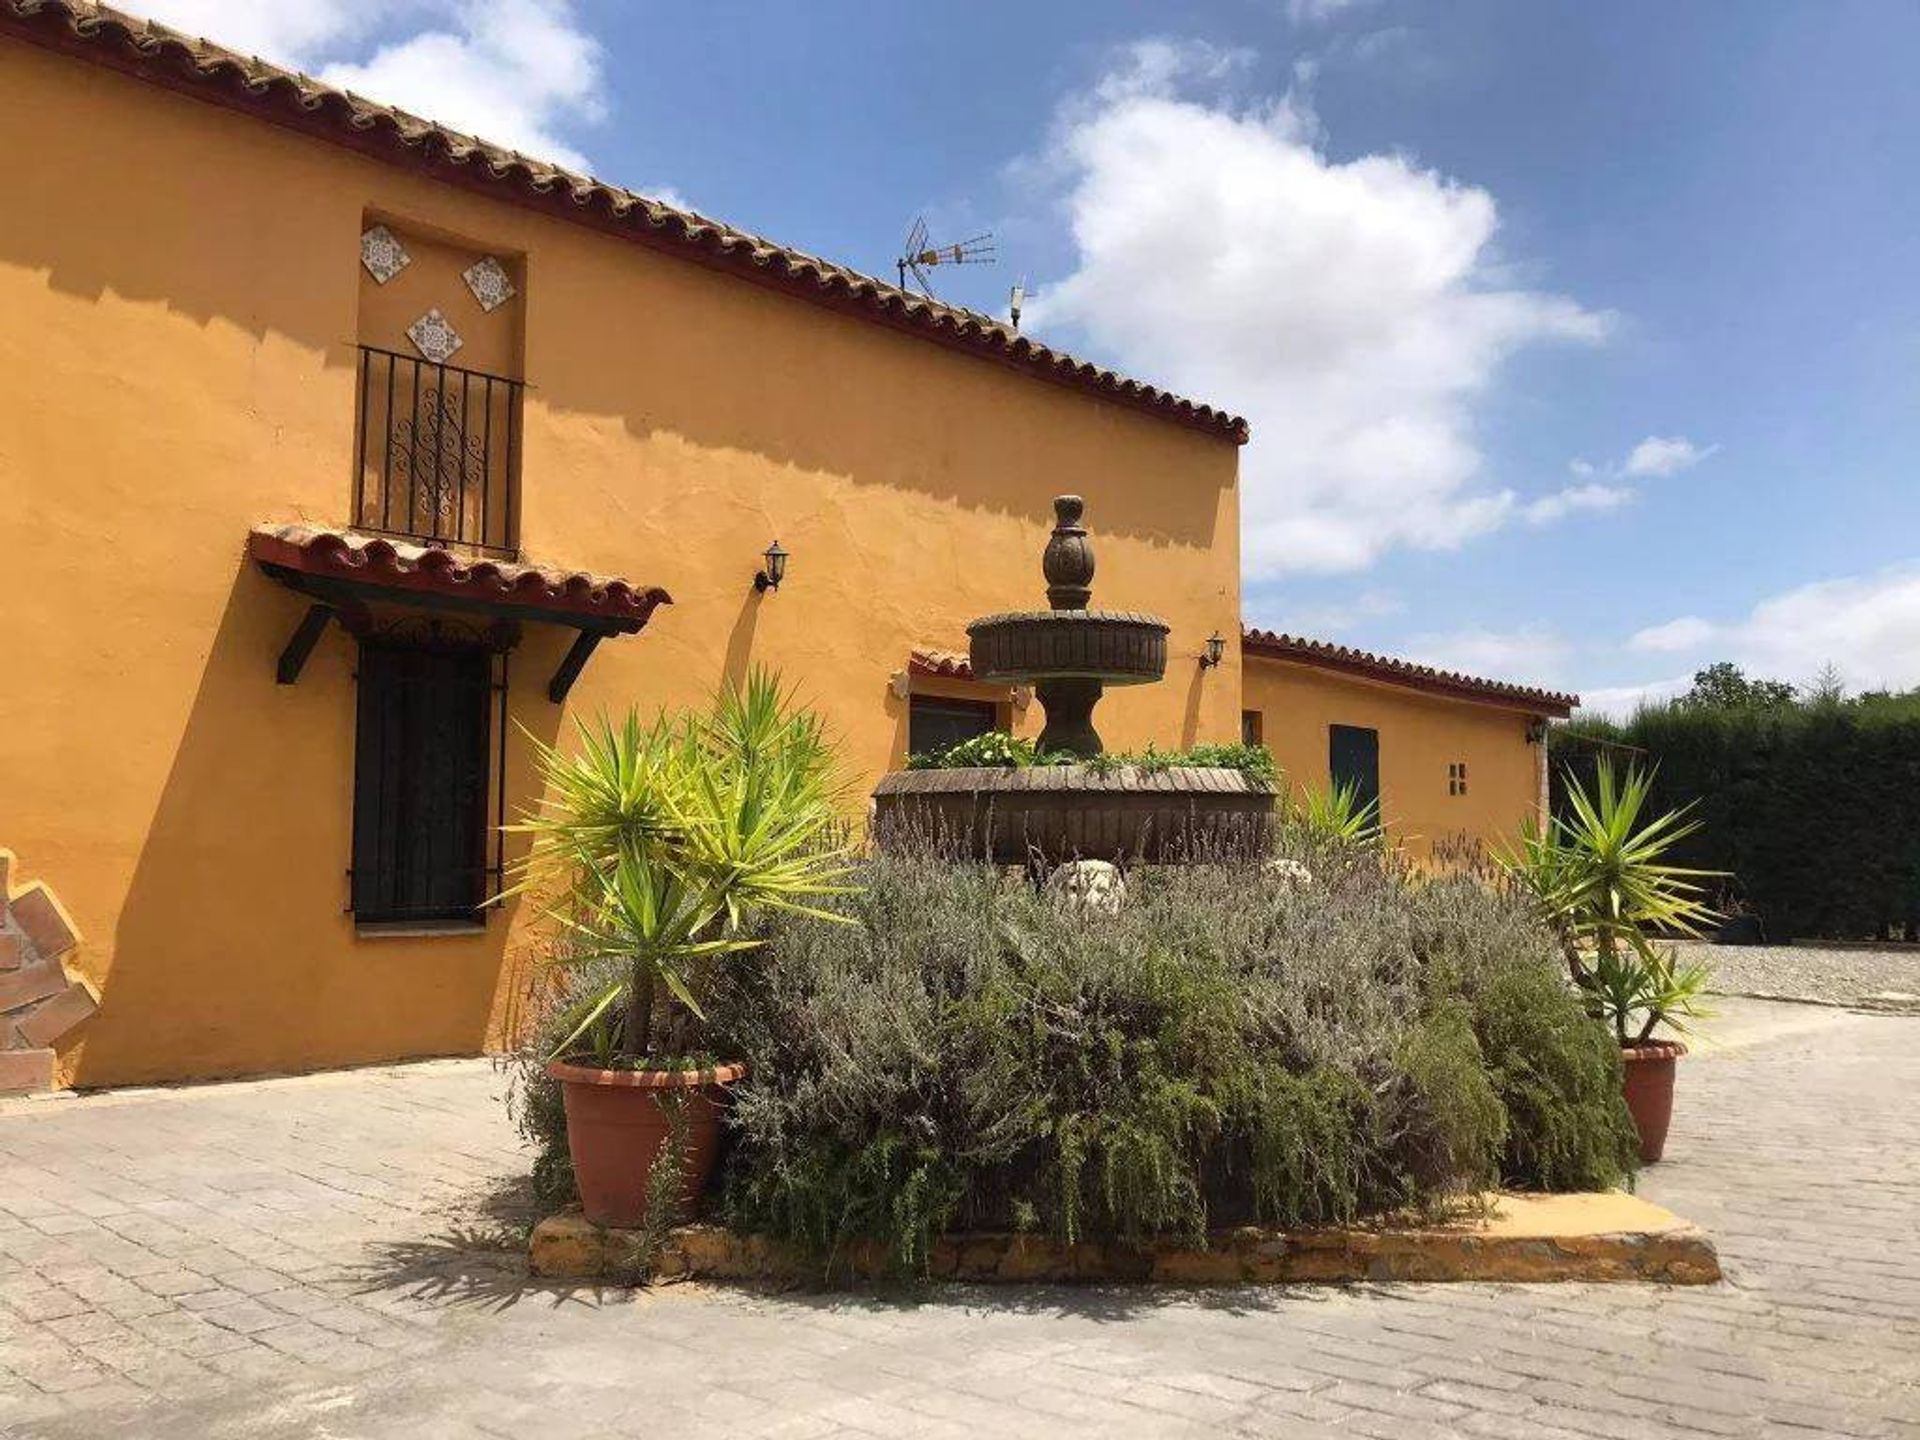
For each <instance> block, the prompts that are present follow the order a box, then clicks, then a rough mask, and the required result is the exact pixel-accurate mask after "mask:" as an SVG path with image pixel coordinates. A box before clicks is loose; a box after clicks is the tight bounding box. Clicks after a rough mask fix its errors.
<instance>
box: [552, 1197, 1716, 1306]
mask: <svg viewBox="0 0 1920 1440" xmlns="http://www.w3.org/2000/svg"><path fill="white" fill-rule="evenodd" d="M640 1243H641V1242H640V1237H639V1235H638V1233H637V1232H634V1231H629V1230H606V1229H602V1228H601V1227H600V1226H597V1225H593V1224H590V1223H589V1222H588V1221H587V1220H586V1218H585V1217H584V1216H582V1215H581V1214H580V1213H579V1212H578V1211H577V1210H576V1211H567V1212H565V1213H563V1214H559V1215H552V1216H549V1217H548V1218H547V1219H545V1220H542V1221H541V1222H540V1223H539V1224H538V1225H536V1226H535V1227H534V1230H533V1236H532V1240H531V1244H530V1261H531V1266H532V1270H533V1273H534V1274H535V1275H537V1276H541V1277H544V1278H547V1279H564V1280H606V1281H618V1280H621V1279H622V1277H623V1276H627V1275H630V1274H631V1271H632V1268H633V1257H634V1256H635V1255H636V1254H637V1253H638V1249H637V1247H638V1246H639V1244H640ZM650 1268H651V1272H652V1274H653V1277H654V1278H655V1279H660V1280H675V1279H699V1280H727V1281H758V1282H773V1283H779V1284H818V1283H820V1282H821V1281H822V1279H823V1276H822V1273H821V1266H820V1265H819V1263H818V1262H817V1261H813V1260H810V1259H808V1258H807V1257H805V1256H802V1255H799V1254H797V1253H796V1252H794V1251H793V1250H791V1249H790V1248H788V1247H786V1246H783V1245H781V1244H778V1243H777V1242H774V1241H771V1240H767V1239H764V1238H762V1237H759V1236H751V1235H736V1234H735V1233H733V1232H732V1231H730V1230H727V1229H725V1228H723V1227H721V1226H717V1225H687V1226H682V1227H681V1228H680V1229H677V1230H675V1231H673V1232H672V1233H671V1234H670V1235H669V1237H668V1238H667V1240H666V1242H665V1244H664V1245H663V1246H662V1248H661V1250H660V1252H659V1253H658V1254H657V1255H656V1256H655V1257H654V1258H653V1262H652V1265H651V1267H650ZM928 1271H929V1275H930V1277H931V1278H932V1279H935V1280H951V1281H965V1282H970V1283H974V1284H1016V1283H1019V1284H1156V1285H1244V1284H1256V1285H1260V1284H1269V1285H1270V1284H1300V1283H1343V1282H1354V1281H1362V1280H1421V1281H1455V1280H1479V1281H1566V1280H1588V1281H1626V1280H1639V1281H1653V1282H1657V1283H1661V1284H1669V1285H1708V1284H1712V1283H1713V1282H1714V1281H1717V1280H1718V1279H1720V1261H1719V1258H1718V1256H1717V1254H1716V1252H1715V1250H1714V1247H1713V1241H1712V1240H1711V1239H1709V1238H1708V1237H1707V1235H1706V1233H1705V1232H1704V1231H1702V1230H1701V1229H1700V1228H1699V1227H1698V1226H1695V1225H1693V1224H1690V1223H1689V1222H1687V1221H1685V1220H1682V1219H1681V1218H1680V1217H1678V1216H1676V1215H1674V1214H1673V1213H1672V1212H1670V1211H1667V1210H1663V1209H1661V1208H1660V1207H1659V1206H1658V1205H1653V1204H1650V1203H1649V1202H1647V1201H1645V1200H1642V1199H1639V1198H1638V1197H1637V1196H1632V1195H1626V1194H1620V1193H1608V1194H1585V1195H1500V1196H1496V1197H1493V1200H1492V1208H1491V1213H1490V1214H1489V1215H1488V1216H1487V1217H1485V1218H1475V1219H1466V1220H1460V1221H1448V1222H1439V1223H1431V1224H1419V1223H1407V1224H1383V1225H1377V1226H1348V1227H1338V1228H1329V1229H1323V1230H1298V1231H1276V1230H1262V1229H1255V1228H1252V1227H1246V1228H1242V1229H1236V1230H1226V1231H1220V1232H1218V1233H1216V1234H1215V1235H1214V1236H1212V1237H1211V1242H1210V1244H1209V1245H1208V1248H1206V1249H1204V1250H1196V1249H1192V1248H1190V1247H1186V1246H1182V1245H1179V1244H1177V1243H1174V1242H1171V1241H1169V1242H1157V1243H1153V1244H1149V1245H1144V1246H1122V1245H1092V1244H1081V1245H1064V1244H1061V1243H1059V1242H1058V1241H1055V1240H1052V1239H1049V1238H1047V1237H1044V1236H1034V1235H1008V1234H962V1235H949V1236H943V1237H942V1238H941V1239H940V1240H939V1241H937V1242H936V1243H935V1245H934V1251H933V1256H932V1259H931V1263H930V1265H929V1267H928ZM834 1276H835V1278H836V1279H837V1280H853V1281H873V1280H878V1279H882V1278H884V1276H885V1265H884V1263H883V1256H882V1255H881V1252H880V1250H879V1248H878V1247H876V1246H872V1245H861V1246H854V1247H851V1248H850V1249H849V1250H848V1251H846V1252H845V1253H844V1254H843V1255H842V1256H840V1257H838V1259H837V1260H836V1264H835V1269H834Z"/></svg>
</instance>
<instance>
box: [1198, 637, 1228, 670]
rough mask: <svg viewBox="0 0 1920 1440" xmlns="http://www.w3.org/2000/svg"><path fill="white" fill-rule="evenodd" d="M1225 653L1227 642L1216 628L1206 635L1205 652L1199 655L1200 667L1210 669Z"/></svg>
mask: <svg viewBox="0 0 1920 1440" xmlns="http://www.w3.org/2000/svg"><path fill="white" fill-rule="evenodd" d="M1226 653H1227V642H1226V641H1225V640H1224V639H1223V638H1222V637H1221V635H1220V632H1219V631H1218V630H1216V631H1214V632H1213V634H1211V635H1209V636H1208V637H1207V653H1206V654H1204V655H1202V656H1201V657H1200V668H1201V669H1202V670H1211V669H1212V668H1213V667H1214V666H1216V665H1218V664H1219V663H1220V660H1221V657H1223V656H1224V655H1225V654H1226Z"/></svg>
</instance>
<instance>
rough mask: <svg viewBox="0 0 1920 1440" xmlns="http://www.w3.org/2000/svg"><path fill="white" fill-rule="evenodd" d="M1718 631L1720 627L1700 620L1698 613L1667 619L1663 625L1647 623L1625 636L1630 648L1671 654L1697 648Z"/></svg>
mask: <svg viewBox="0 0 1920 1440" xmlns="http://www.w3.org/2000/svg"><path fill="white" fill-rule="evenodd" d="M1719 633H1720V627H1719V626H1717V625H1715V624H1714V623H1713V622H1712V621H1711V620H1702V619H1701V618H1700V617H1699V616H1698V615H1682V616H1681V617H1680V618H1679V619H1678V620H1669V621H1667V623H1666V624H1664V625H1649V626H1648V627H1647V628H1646V629H1644V630H1637V631H1635V632H1634V633H1633V634H1632V635H1630V636H1628V637H1627V647H1628V648H1629V649H1631V650H1651V651H1654V652H1656V653H1658V654H1673V653H1675V652H1676V651H1682V650H1698V649H1699V648H1700V647H1701V646H1702V645H1704V644H1706V643H1707V641H1709V640H1711V639H1713V637H1714V636H1715V635H1718V634H1719Z"/></svg>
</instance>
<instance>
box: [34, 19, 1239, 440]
mask: <svg viewBox="0 0 1920 1440" xmlns="http://www.w3.org/2000/svg"><path fill="white" fill-rule="evenodd" d="M0 34H13V35H17V36H22V37H24V38H26V39H28V40H31V41H33V42H35V43H38V44H41V45H44V46H47V47H49V48H52V49H55V50H58V51H60V52H61V53H64V54H68V55H72V56H75V57H77V58H80V59H84V60H89V61H92V62H94V63H96V64H101V65H106V66H108V67H110V68H114V69H119V70H123V71H129V72H132V73H136V74H139V75H142V76H144V77H146V78H149V79H154V80H157V81H160V82H161V83H163V84H169V85H172V86H174V87H175V88H177V89H182V90H184V91H188V92H190V93H194V94H198V95H200V96H201V97H202V98H204V99H208V100H212V101H215V102H216V103H222V104H226V105H229V106H232V107H234V108H238V109H242V110H245V111H247V112H249V113H253V114H256V115H262V116H265V117H266V118H269V119H271V120H274V121H276V122H278V123H280V124H283V125H287V126H289V127H290V128H293V129H297V130H300V131H301V132H303V133H308V134H317V135H320V136H322V137H323V138H331V139H334V140H335V141H337V142H338V143H341V144H345V145H348V146H349V147H351V148H353V149H356V150H359V151H360V152H362V153H368V154H375V155H378V156H380V157H381V158H385V159H387V160H390V161H394V160H398V161H400V162H401V163H413V164H416V165H418V166H420V167H422V168H424V169H426V170H427V171H428V173H430V174H432V175H433V176H434V177H435V178H437V179H441V180H446V181H452V182H453V183H470V184H479V185H480V186H481V188H487V189H489V190H491V188H492V187H493V186H501V185H504V186H508V187H511V191H510V193H509V197H508V198H513V199H516V200H519V201H521V202H523V203H528V204H534V205H536V206H537V207H538V208H542V209H545V210H548V211H556V210H557V211H558V212H559V213H562V214H564V215H566V216H567V218H570V219H574V220H580V221H584V222H587V223H592V224H596V225H597V226H598V227H599V228H602V229H605V230H610V231H613V232H615V233H618V234H621V235H624V236H626V237H628V238H630V239H635V240H639V241H643V242H645V243H648V244H651V245H653V246H655V247H656V248H662V249H670V250H672V251H674V252H677V253H681V254H683V255H684V256H685V258H689V259H694V260H699V261H701V262H702V263H706V264H709V265H711V266H714V267H715V268H719V269H722V270H725V271H728V272H730V273H734V274H738V275H743V276H746V277H748V278H752V279H756V280H758V281H760V282H761V283H764V284H769V285H772V286H774V287H775V288H778V289H781V290H784V291H787V292H789V293H794V294H798V295H801V296H803V297H806V298H809V299H812V300H815V301H818V302H820V303H825V304H828V305H830V306H833V307H835V308H839V309H842V310H845V311H847V312H849V313H852V314H856V315H860V316H862V317H863V318H865V319H868V320H872V321H875V322H877V323H881V324H888V325H892V326H894V327H895V328H898V329H904V330H906V331H907V332H909V333H913V334H918V335H920V336H922V337H923V338H927V339H931V340H934V341H936V342H939V343H943V344H946V345H949V346H952V347H955V348H959V349H962V350H965V351H969V352H971V353H974V354H977V355H982V356H984V357H986V358H991V359H996V360H999V361H1002V362H1004V363H1006V364H1009V365H1011V366H1013V367H1014V368H1015V369H1016V370H1018V371H1019V372H1020V373H1022V374H1027V375H1031V376H1035V377H1037V378H1042V379H1046V380H1050V381H1053V382H1056V383H1059V384H1063V385H1067V386H1070V387H1073V388H1076V389H1081V390H1087V391H1091V392H1093V393H1094V394H1096V395H1099V396H1100V397H1102V398H1104V399H1108V400H1113V401H1117V402H1119V403H1121V404H1124V405H1127V406H1129V407H1130V408H1133V409H1137V410H1141V411H1144V412H1146V413H1148V414H1151V415H1155V416H1158V417H1159V418H1162V419H1166V420H1172V421H1174V422H1175V423H1178V424H1182V425H1186V426H1188V427H1190V428H1193V429H1198V430H1202V431H1205V432H1207V433H1209V434H1213V435H1216V436H1219V437H1221V438H1223V439H1227V440H1231V441H1233V442H1234V443H1236V444H1242V445H1244V444H1245V443H1246V442H1247V438H1248V434H1249V432H1248V426H1247V422H1246V421H1245V420H1244V419H1243V418H1241V417H1240V416H1238V415H1233V414H1229V413H1228V412H1227V411H1224V410H1220V409H1217V408H1215V407H1214V406H1211V405H1207V404H1203V403H1201V402H1199V401H1195V400H1189V399H1187V398H1185V397H1184V396H1180V395H1176V394H1173V393H1172V392H1170V391H1167V390H1163V389H1161V388H1160V387H1158V386H1155V385H1150V384H1147V383H1145V382H1144V381H1139V380H1133V379H1129V378H1128V377H1126V376H1124V375H1121V374H1119V373H1117V372H1115V371H1113V370H1109V369H1105V368H1103V367H1101V366H1098V365H1094V364H1092V363H1091V362H1089V361H1085V360H1079V359H1076V358H1075V357H1074V356H1072V355H1069V354H1066V353H1065V352H1063V351H1059V350H1055V349H1053V348H1051V347H1050V346H1047V345H1043V344H1040V343H1039V342H1038V341H1036V340H1034V339H1032V338H1031V337H1029V336H1026V335H1022V334H1021V333H1019V332H1018V331H1016V330H1015V329H1013V327H1012V326H1010V325H1007V324H1004V323H1003V322H1001V321H999V320H996V319H994V318H993V317H991V316H988V315H984V314H982V313H980V312H979V311H976V310H968V309H965V308H963V307H961V306H958V305H949V304H946V303H945V302H943V301H938V300H931V299H927V298H925V297H922V296H918V295H913V294H911V293H909V292H907V291H904V290H901V289H900V288H899V287H897V286H895V285H891V284H888V283H887V282H886V281H884V280H879V279H876V278H875V277H873V276H871V275H865V274H862V273H861V272H859V271H857V270H853V269H851V268H849V267H847V266H844V265H837V264H835V263H833V262H832V261H828V260H823V259H821V258H820V257H818V256H815V255H809V254H807V253H806V252H805V251H802V250H796V249H793V248H792V247H790V246H785V245H778V244H775V243H774V242H772V241H770V240H767V239H764V238H763V237H761V236H758V235H754V234H751V233H749V232H748V231H745V230H740V229H736V228H735V227H733V226H731V225H726V224H724V223H722V222H720V221H717V220H713V219H710V218H708V217H707V216H704V215H701V214H699V213H698V212H696V211H692V210H686V209H681V208H678V207H675V206H671V205H665V204H662V203H661V202H660V201H658V200H652V199H649V198H648V197H647V196H644V195H641V194H639V193H637V192H635V191H632V190H628V189H625V188H624V187H621V186H618V185H612V184H609V183H607V182H606V181H602V180H596V179H594V178H593V177H592V176H590V175H581V174H578V173H576V172H574V171H571V170H566V169H563V168H561V167H560V166H558V165H553V164H550V163H548V162H546V161H543V160H538V159H534V158H532V157H530V156H527V155H523V154H521V153H520V152H519V151H517V150H511V149H508V148H507V147H506V146H503V145H496V144H493V143H491V142H489V141H486V140H482V139H480V138H479V137H477V136H473V135H468V134H465V133H464V132H462V131H458V130H454V129H452V128H450V127H448V126H445V125H439V124H436V123H434V122H433V121H430V120H425V119H422V118H421V117H420V116H417V115H412V114H409V113H408V112H406V111H404V110H398V109H395V108H394V107H392V106H389V105H382V104H380V103H379V102H377V101H373V100H368V99H365V98H364V97H362V96H359V95H355V94H352V93H351V92H349V91H345V90H339V89H336V88H334V87H333V86H331V85H327V84H324V83H322V82H321V81H319V80H316V79H314V78H313V77H312V76H309V75H303V74H301V73H300V72H298V71H294V70H287V69H284V68H282V67H281V66H278V65H274V64H272V63H270V62H268V61H266V60H262V59H260V58H258V57H257V56H247V55H242V54H240V53H239V52H237V51H233V50H229V49H226V48H225V47H224V46H221V45H218V44H216V43H214V42H213V41H210V40H204V39H200V38H197V37H195V36H192V35H189V34H187V33H185V32H183V31H179V30H175V29H172V28H171V27H169V26H166V25H163V24H161V23H159V22H158V21H153V20H145V19H142V18H140V17H139V16H137V15H132V14H129V13H127V12H126V11H122V10H118V9H115V8H113V7H111V6H107V5H100V4H96V3H93V0H0ZM436 150H437V151H438V152H439V153H437V154H436V153H435V152H436ZM475 162H478V163H479V166H480V171H476V170H475V169H474V168H473V167H474V165H475ZM481 171H484V173H480V172H481ZM489 182H490V183H489ZM512 192H517V193H512Z"/></svg>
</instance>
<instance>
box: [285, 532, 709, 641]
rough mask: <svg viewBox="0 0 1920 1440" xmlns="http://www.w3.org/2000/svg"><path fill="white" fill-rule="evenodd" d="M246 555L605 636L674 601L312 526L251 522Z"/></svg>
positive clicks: (637, 589) (353, 583)
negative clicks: (592, 631) (254, 524)
mask: <svg viewBox="0 0 1920 1440" xmlns="http://www.w3.org/2000/svg"><path fill="white" fill-rule="evenodd" d="M247 553H248V555H249V556H251V557H252V559H253V560H254V562H255V563H256V564H259V565H260V566H262V567H263V568H266V569H267V570H268V571H269V573H278V574H285V575H288V576H289V577H294V576H306V577H310V579H311V580H318V581H323V582H334V583H335V584H336V585H343V586H349V587H355V588H357V589H361V590H375V591H380V592H383V593H385V594H391V595H397V596H417V597H418V598H419V599H420V600H421V601H423V602H430V601H436V600H438V601H452V602H456V603H458V604H461V605H464V606H469V607H472V608H475V609H483V610H493V611H497V612H500V613H512V614H517V615H525V616H527V617H528V618H534V619H544V620H550V621H551V622H553V623H554V624H558V625H569V626H573V627H575V628H577V629H590V630H595V631H600V632H606V633H621V632H625V633H628V634H631V633H633V632H636V631H638V630H640V629H642V628H643V627H644V626H645V625H646V623H647V621H648V620H649V619H650V618H651V617H652V615H653V612H654V611H655V610H656V609H657V608H659V607H660V606H662V605H670V604H672V603H673V597H672V596H671V595H669V594H668V593H667V592H666V591H665V590H663V589H661V588H660V587H659V586H657V585H635V584H632V583H630V582H629V581H626V580H621V579H617V578H613V577H608V576H600V575H590V574H588V573H586V572H585V571H575V570H561V569H552V568H548V567H543V566H538V565H523V564H516V563H509V562H505V561H495V560H486V559H470V558H462V557H459V556H456V555H454V554H452V553H451V552H449V551H446V550H441V549H435V548H431V547H427V546H422V545H413V544H408V543H406V542H403V541H395V540H391V539H388V538H386V537H384V536H375V535H365V534H361V533H358V532H355V531H350V530H333V529H328V528H325V527H321V526H313V525H302V524H289V525H256V526H255V527H254V528H253V529H252V530H251V531H250V532H249V533H248V536H247ZM302 583H306V582H302Z"/></svg>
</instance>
